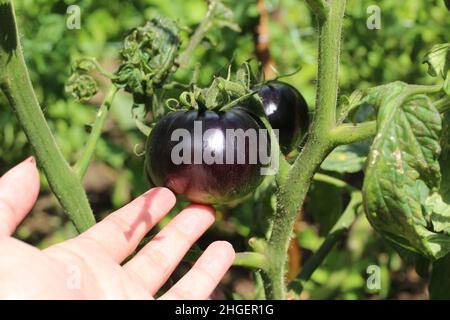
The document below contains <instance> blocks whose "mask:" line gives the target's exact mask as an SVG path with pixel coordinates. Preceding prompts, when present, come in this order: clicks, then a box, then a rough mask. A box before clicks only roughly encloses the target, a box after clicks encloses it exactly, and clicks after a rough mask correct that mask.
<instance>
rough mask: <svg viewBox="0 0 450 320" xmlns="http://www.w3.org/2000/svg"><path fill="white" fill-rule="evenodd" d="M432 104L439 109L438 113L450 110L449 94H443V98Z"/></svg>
mask: <svg viewBox="0 0 450 320" xmlns="http://www.w3.org/2000/svg"><path fill="white" fill-rule="evenodd" d="M434 106H435V107H436V109H438V110H439V112H440V113H445V112H448V111H450V96H445V97H444V98H442V99H440V100H437V101H436V102H435V103H434Z"/></svg>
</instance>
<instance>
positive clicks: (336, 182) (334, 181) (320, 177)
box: [314, 173, 357, 192]
mask: <svg viewBox="0 0 450 320" xmlns="http://www.w3.org/2000/svg"><path fill="white" fill-rule="evenodd" d="M314 181H320V182H324V183H328V184H331V185H333V186H336V187H338V188H343V189H346V190H347V191H349V192H353V191H356V190H357V189H356V188H355V187H353V186H351V185H350V184H348V183H347V182H346V181H344V180H341V179H338V178H335V177H332V176H329V175H326V174H323V173H316V174H315V175H314Z"/></svg>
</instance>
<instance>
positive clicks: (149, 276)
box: [124, 205, 214, 295]
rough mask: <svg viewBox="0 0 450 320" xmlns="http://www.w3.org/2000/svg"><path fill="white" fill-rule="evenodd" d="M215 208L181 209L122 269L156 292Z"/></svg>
mask: <svg viewBox="0 0 450 320" xmlns="http://www.w3.org/2000/svg"><path fill="white" fill-rule="evenodd" d="M213 222H214V209H213V208H211V207H208V206H203V205H190V206H189V207H187V208H186V209H184V210H183V211H182V212H180V213H179V214H178V215H177V216H176V217H175V218H174V219H172V221H170V222H169V224H168V225H167V226H165V227H164V229H163V230H161V231H160V232H159V233H158V234H157V235H156V237H155V238H153V239H152V241H150V242H149V243H148V244H147V245H146V246H145V247H144V248H143V249H142V250H141V251H139V253H138V254H137V255H136V256H135V257H134V258H133V259H132V260H130V261H129V262H128V263H127V264H126V265H125V266H124V268H125V270H126V271H127V272H129V273H130V274H131V275H132V276H135V277H138V279H139V281H141V283H142V284H143V285H144V287H145V288H146V289H147V290H148V291H149V292H150V294H152V295H153V294H155V293H156V292H157V291H158V289H159V288H161V287H162V285H163V284H164V283H165V282H166V281H167V279H168V278H169V276H170V274H171V273H172V272H173V270H174V269H175V267H176V266H177V265H178V264H179V263H180V261H181V260H182V258H183V257H184V255H185V254H186V252H187V251H188V250H189V248H190V247H191V246H192V245H193V244H194V242H195V241H197V239H198V238H200V236H201V235H202V234H203V233H204V232H205V231H206V230H207V229H208V228H209V227H210V226H211V225H212V224H213Z"/></svg>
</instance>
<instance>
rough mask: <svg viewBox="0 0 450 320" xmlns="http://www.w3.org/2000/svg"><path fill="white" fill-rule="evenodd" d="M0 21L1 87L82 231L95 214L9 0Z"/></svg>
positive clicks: (56, 191) (1, 8)
mask: <svg viewBox="0 0 450 320" xmlns="http://www.w3.org/2000/svg"><path fill="white" fill-rule="evenodd" d="M0 21H1V24H2V26H1V28H0V88H1V90H2V91H3V92H4V93H5V96H6V98H7V99H8V102H9V104H10V106H11V108H12V109H13V110H14V112H15V114H16V116H17V119H18V120H19V123H20V124H21V126H22V128H23V130H24V132H25V134H26V136H27V138H28V141H29V142H30V144H31V146H32V147H33V149H34V151H35V153H36V157H37V160H38V162H39V164H40V166H41V167H42V169H43V170H44V173H45V175H46V177H47V180H48V182H49V185H50V188H51V189H52V191H53V192H54V194H55V195H56V197H57V199H58V201H59V203H60V204H61V205H62V207H63V208H64V210H65V212H66V213H67V215H68V216H69V218H70V219H71V221H72V222H73V223H74V225H75V227H76V228H77V230H78V231H79V232H82V231H84V230H86V229H88V228H89V227H91V226H92V225H93V224H94V223H95V218H94V215H93V214H92V209H91V207H90V205H89V202H88V199H87V196H86V193H85V191H84V189H83V186H82V184H81V181H80V180H79V179H78V176H77V175H76V173H75V172H74V171H73V170H72V169H71V168H70V166H69V164H68V163H67V161H66V159H65V158H64V156H63V155H62V153H61V150H60V149H59V147H58V145H57V144H56V141H55V139H54V137H53V135H52V133H51V131H50V128H49V126H48V124H47V122H46V121H45V117H44V114H43V112H42V109H41V107H40V106H39V103H38V101H37V98H36V95H35V93H34V90H33V87H32V85H31V81H30V77H29V74H28V70H27V67H26V65H25V61H24V57H23V53H22V47H21V45H20V42H19V36H18V30H17V25H16V19H15V14H14V7H13V4H12V2H11V1H10V0H6V1H2V3H1V5H0Z"/></svg>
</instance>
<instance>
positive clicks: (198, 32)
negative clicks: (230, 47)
mask: <svg viewBox="0 0 450 320" xmlns="http://www.w3.org/2000/svg"><path fill="white" fill-rule="evenodd" d="M216 7H217V1H216V0H212V1H210V2H209V5H208V11H207V12H206V15H205V17H204V18H203V20H202V22H201V23H200V24H199V26H198V27H197V29H195V31H194V34H193V35H192V37H191V38H190V39H189V43H188V45H187V47H186V49H185V50H184V52H183V53H182V54H181V55H180V58H179V59H178V63H179V64H180V66H181V67H185V66H186V65H187V64H188V63H189V59H190V58H191V56H192V53H193V52H194V50H195V48H196V47H197V46H198V45H199V44H200V42H201V41H202V39H203V37H204V36H205V34H206V32H208V30H209V29H210V28H211V27H212V24H213V18H214V11H215V10H216Z"/></svg>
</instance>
